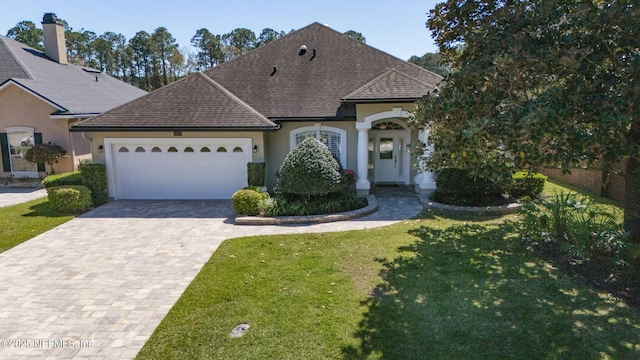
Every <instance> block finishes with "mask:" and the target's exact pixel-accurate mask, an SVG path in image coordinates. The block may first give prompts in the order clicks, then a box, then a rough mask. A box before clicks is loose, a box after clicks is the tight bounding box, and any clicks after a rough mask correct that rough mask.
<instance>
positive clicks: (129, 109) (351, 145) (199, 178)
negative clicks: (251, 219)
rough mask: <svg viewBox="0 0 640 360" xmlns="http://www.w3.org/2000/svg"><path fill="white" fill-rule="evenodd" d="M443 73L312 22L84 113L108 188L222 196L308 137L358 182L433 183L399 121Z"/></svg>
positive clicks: (429, 186) (140, 195)
mask: <svg viewBox="0 0 640 360" xmlns="http://www.w3.org/2000/svg"><path fill="white" fill-rule="evenodd" d="M440 80H441V77H440V76H438V75H436V74H434V73H432V72H430V71H427V70H425V69H423V68H421V67H418V66H415V65H413V64H410V63H408V62H406V61H403V60H401V59H398V58H396V57H394V56H391V55H389V54H387V53H385V52H382V51H380V50H377V49H375V48H373V47H371V46H368V45H366V44H363V43H361V42H359V41H357V40H354V39H352V38H349V37H348V36H346V35H344V34H342V33H340V32H337V31H335V30H332V29H330V28H329V27H327V26H325V25H322V24H319V23H313V24H311V25H309V26H307V27H304V28H302V29H300V30H298V31H295V32H292V33H291V34H289V35H287V36H284V37H282V38H280V39H278V40H276V41H274V42H271V43H269V44H267V45H264V46H262V47H259V48H257V49H255V50H253V51H251V52H249V53H248V54H246V55H244V56H241V57H239V58H237V59H235V60H232V61H229V62H226V63H223V64H221V65H219V66H217V67H214V68H212V69H210V70H207V71H204V72H202V73H197V74H193V75H190V76H188V77H186V78H184V79H182V80H180V81H177V82H175V83H172V84H169V85H167V86H165V87H163V88H161V89H158V90H156V91H154V92H152V93H149V94H148V95H146V96H143V97H140V98H138V99H135V100H133V101H131V102H129V103H127V104H124V105H122V106H119V107H117V108H115V109H112V110H110V111H107V112H105V113H103V114H101V115H98V116H95V117H93V118H90V119H88V120H84V121H82V122H80V123H78V124H74V125H73V126H72V127H71V131H73V132H83V133H90V136H88V137H90V138H91V139H92V142H91V144H92V153H93V160H94V162H100V163H105V164H106V166H107V174H108V180H109V194H110V196H111V197H113V198H115V199H221V198H222V199H223V198H230V197H231V195H232V194H233V193H234V192H235V191H236V190H238V189H240V188H242V187H244V186H246V184H247V166H246V165H247V163H248V162H265V163H266V169H267V170H266V172H267V174H266V175H267V180H266V182H267V184H266V185H267V186H268V187H269V188H270V189H272V188H273V187H274V186H275V184H276V177H275V173H276V171H277V170H278V169H279V167H280V166H281V164H282V162H283V160H284V158H285V156H286V155H287V153H288V152H289V151H290V150H291V149H292V148H294V147H295V146H296V144H297V143H299V142H300V141H302V140H303V139H304V138H306V137H309V136H311V137H315V138H317V139H318V140H320V141H321V142H323V143H324V144H326V145H327V146H328V147H329V149H330V150H331V152H333V153H334V154H335V156H336V157H337V158H338V159H340V161H341V163H342V165H343V166H344V168H345V169H352V170H354V171H355V172H356V176H357V182H356V188H357V191H358V193H359V194H360V195H364V194H367V193H368V192H369V189H370V188H371V184H372V183H377V184H402V185H415V188H416V190H417V191H430V190H433V189H434V188H435V183H434V180H433V175H432V174H431V173H428V172H426V173H425V172H420V171H418V170H416V167H415V166H413V165H414V164H415V163H416V161H417V159H416V158H415V156H413V155H412V154H411V152H410V146H411V144H416V143H417V142H418V141H424V140H425V139H426V136H427V133H426V132H424V131H420V132H418V131H415V130H412V129H410V128H409V127H408V126H407V119H408V117H409V112H410V111H411V110H412V109H414V108H415V101H416V100H418V99H420V98H421V97H422V96H423V95H425V94H427V93H428V92H430V91H432V90H433V89H434V88H435V87H436V85H437V84H438V82H439V81H440Z"/></svg>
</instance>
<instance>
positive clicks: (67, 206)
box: [47, 185, 91, 214]
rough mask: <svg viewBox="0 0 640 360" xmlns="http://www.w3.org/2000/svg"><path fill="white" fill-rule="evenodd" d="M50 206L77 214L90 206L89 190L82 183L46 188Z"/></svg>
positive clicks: (63, 211)
mask: <svg viewBox="0 0 640 360" xmlns="http://www.w3.org/2000/svg"><path fill="white" fill-rule="evenodd" d="M47 193H48V199H49V204H50V206H51V207H52V208H53V209H55V210H57V211H60V212H62V213H68V214H79V213H83V212H85V211H87V210H89V208H91V190H89V189H88V188H87V187H86V186H82V185H68V186H54V187H49V188H47Z"/></svg>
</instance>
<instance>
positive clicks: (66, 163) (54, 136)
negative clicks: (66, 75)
mask: <svg viewBox="0 0 640 360" xmlns="http://www.w3.org/2000/svg"><path fill="white" fill-rule="evenodd" d="M56 110H58V109H57V108H55V107H54V106H52V105H51V104H49V103H47V102H45V101H44V100H42V99H40V98H38V97H36V96H35V95H33V94H31V93H29V92H28V91H26V90H24V89H22V88H20V87H18V86H16V85H13V84H9V85H8V86H6V87H5V88H4V89H3V90H2V91H0V132H5V131H6V130H5V129H6V128H8V127H14V126H26V127H31V128H33V129H34V132H36V133H42V141H43V142H45V143H47V142H52V143H55V144H58V145H60V146H62V147H63V148H64V149H65V150H66V151H67V154H68V155H69V156H68V157H67V158H64V159H61V160H60V161H59V162H58V164H56V165H55V166H54V167H55V171H56V172H58V173H61V172H66V171H72V170H73V169H74V158H73V154H74V149H73V148H72V146H71V140H70V134H69V131H68V123H69V119H52V118H51V117H50V114H51V113H52V112H54V111H56ZM74 142H75V145H76V146H77V148H76V149H75V155H76V156H85V157H86V156H88V155H89V151H88V146H87V144H86V141H85V140H84V139H82V138H78V139H75V138H74ZM76 163H77V161H76ZM47 171H50V169H48V168H47ZM9 175H10V173H6V172H4V171H3V169H2V168H1V167H0V177H7V176H9Z"/></svg>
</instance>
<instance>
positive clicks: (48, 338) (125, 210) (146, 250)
mask: <svg viewBox="0 0 640 360" xmlns="http://www.w3.org/2000/svg"><path fill="white" fill-rule="evenodd" d="M378 203H379V211H377V212H376V213H374V214H372V215H369V216H367V217H365V218H360V219H355V220H350V221H345V222H337V223H326V224H316V225H296V226H240V225H234V224H233V213H234V212H233V208H232V207H231V203H230V201H116V202H111V203H108V204H106V205H104V206H102V207H99V208H97V209H95V210H93V211H91V212H89V213H87V214H85V215H83V216H81V217H78V218H76V219H73V220H71V221H69V222H67V223H65V224H63V225H61V226H59V227H57V228H55V229H53V230H51V231H48V232H46V233H44V234H41V235H39V236H37V237H35V238H33V239H31V240H29V241H27V242H25V243H23V244H21V245H19V246H17V247H15V248H13V249H10V250H8V251H6V252H4V253H2V254H0V345H1V347H0V358H1V359H25V358H38V359H42V358H46V359H49V358H51V359H71V358H73V359H132V358H134V357H135V356H136V354H137V353H138V352H139V351H140V349H141V348H142V346H143V345H144V343H145V342H146V341H147V339H148V338H149V337H150V336H151V334H152V333H153V331H154V329H155V328H156V327H157V326H158V324H159V323H160V321H161V320H162V319H163V318H164V317H165V315H166V314H167V313H168V311H169V309H170V308H171V307H172V306H173V304H174V303H175V302H176V300H177V299H178V298H179V297H180V296H181V294H182V293H183V291H184V290H185V288H186V287H187V286H188V285H189V283H191V281H192V280H193V279H194V277H195V276H196V275H197V274H198V272H199V270H200V268H201V267H202V266H203V265H204V264H205V262H206V261H207V260H208V259H209V257H210V256H211V255H212V254H213V252H214V251H215V250H216V249H217V247H218V246H219V245H220V243H221V242H222V241H224V240H226V239H230V238H235V237H240V236H249V235H258V234H259V235H269V234H290V233H308V232H330V231H343V230H356V229H366V228H372V227H378V226H384V225H389V224H392V223H395V222H397V221H398V220H402V219H406V218H410V217H413V216H415V215H417V214H418V213H419V212H420V211H421V210H422V208H423V207H422V205H421V204H420V202H419V200H418V198H417V197H416V196H412V195H406V194H405V195H399V196H386V195H385V194H381V195H380V196H378Z"/></svg>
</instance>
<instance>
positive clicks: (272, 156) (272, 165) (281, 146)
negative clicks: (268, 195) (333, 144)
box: [265, 121, 358, 189]
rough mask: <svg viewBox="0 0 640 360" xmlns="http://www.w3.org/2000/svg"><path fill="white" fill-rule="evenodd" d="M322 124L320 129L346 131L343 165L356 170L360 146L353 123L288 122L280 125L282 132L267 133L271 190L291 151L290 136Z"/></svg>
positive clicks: (268, 175)
mask: <svg viewBox="0 0 640 360" xmlns="http://www.w3.org/2000/svg"><path fill="white" fill-rule="evenodd" d="M318 123H319V124H320V128H321V129H322V128H323V127H325V128H326V127H334V128H338V129H342V130H345V131H346V132H347V144H346V146H347V151H346V160H347V161H346V164H342V165H343V167H344V168H345V169H355V168H356V162H357V146H358V131H357V130H356V127H355V122H353V121H325V122H311V121H287V122H282V123H280V130H278V131H275V132H270V133H266V141H267V144H266V146H267V148H268V150H267V161H266V171H267V174H266V180H265V181H266V183H267V186H268V187H269V189H273V187H274V186H275V185H276V176H275V173H276V171H277V170H278V169H279V168H280V166H281V165H282V162H283V161H284V158H285V157H286V156H287V154H288V153H289V151H290V150H291V142H290V136H291V132H292V131H294V130H296V129H299V128H303V127H309V126H316V124H318Z"/></svg>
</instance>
